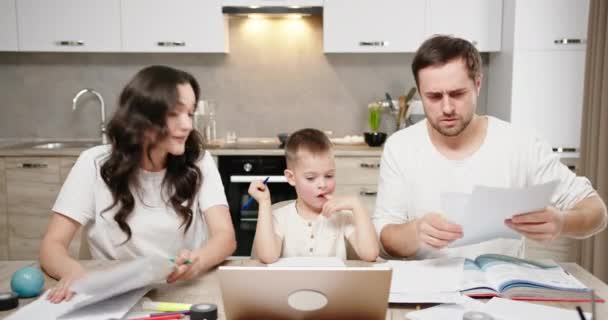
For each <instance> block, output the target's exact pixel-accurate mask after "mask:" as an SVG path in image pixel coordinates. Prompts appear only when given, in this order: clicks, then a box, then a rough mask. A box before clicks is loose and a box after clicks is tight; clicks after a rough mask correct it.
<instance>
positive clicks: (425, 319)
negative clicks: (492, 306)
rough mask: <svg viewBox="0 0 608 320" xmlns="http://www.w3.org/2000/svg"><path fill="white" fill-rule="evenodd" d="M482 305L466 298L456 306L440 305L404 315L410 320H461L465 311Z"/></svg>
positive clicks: (477, 308) (449, 304)
mask: <svg viewBox="0 0 608 320" xmlns="http://www.w3.org/2000/svg"><path fill="white" fill-rule="evenodd" d="M482 306H483V303H482V302H480V301H477V300H475V299H472V298H469V297H467V296H463V297H462V301H461V302H460V303H457V304H452V303H448V304H441V305H438V306H434V307H430V308H426V309H422V310H417V311H412V312H410V313H408V314H406V315H405V318H406V319H410V320H462V316H463V315H464V313H465V312H466V311H469V310H479V309H480V308H481V307H482Z"/></svg>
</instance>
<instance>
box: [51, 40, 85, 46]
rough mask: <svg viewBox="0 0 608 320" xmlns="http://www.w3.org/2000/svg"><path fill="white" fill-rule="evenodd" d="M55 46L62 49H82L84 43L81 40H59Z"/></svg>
mask: <svg viewBox="0 0 608 320" xmlns="http://www.w3.org/2000/svg"><path fill="white" fill-rule="evenodd" d="M57 45H60V46H63V47H82V46H84V41H81V40H60V41H57Z"/></svg>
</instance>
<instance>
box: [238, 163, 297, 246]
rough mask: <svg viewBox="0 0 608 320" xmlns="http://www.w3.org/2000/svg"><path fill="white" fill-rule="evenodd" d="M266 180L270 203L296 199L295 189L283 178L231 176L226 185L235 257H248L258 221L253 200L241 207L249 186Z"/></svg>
mask: <svg viewBox="0 0 608 320" xmlns="http://www.w3.org/2000/svg"><path fill="white" fill-rule="evenodd" d="M266 178H269V179H268V182H267V185H268V189H269V191H270V199H271V202H272V203H277V202H281V201H285V200H293V199H296V192H295V189H294V188H293V187H292V186H291V185H289V183H287V179H286V178H285V176H283V175H280V176H278V175H277V176H253V175H251V176H248V175H232V176H230V183H229V184H228V190H227V194H228V205H229V206H230V213H231V215H232V223H233V225H234V228H235V233H236V241H237V249H236V252H235V253H234V255H235V256H250V255H251V248H252V246H253V238H254V236H255V229H256V225H257V221H258V203H257V202H256V201H255V200H254V201H253V202H252V203H251V205H249V207H248V208H246V209H243V205H244V204H245V203H246V202H247V201H248V200H249V198H250V196H249V193H248V192H247V191H248V190H249V184H250V183H251V182H252V181H255V180H264V179H266Z"/></svg>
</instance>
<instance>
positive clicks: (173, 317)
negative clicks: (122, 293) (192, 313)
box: [129, 314, 184, 320]
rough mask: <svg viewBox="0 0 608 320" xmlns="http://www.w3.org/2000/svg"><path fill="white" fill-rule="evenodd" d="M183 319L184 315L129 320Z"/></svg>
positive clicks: (132, 319) (130, 319) (131, 319)
mask: <svg viewBox="0 0 608 320" xmlns="http://www.w3.org/2000/svg"><path fill="white" fill-rule="evenodd" d="M183 317H184V315H183V314H170V315H166V316H158V317H143V318H129V320H172V319H182V318H183Z"/></svg>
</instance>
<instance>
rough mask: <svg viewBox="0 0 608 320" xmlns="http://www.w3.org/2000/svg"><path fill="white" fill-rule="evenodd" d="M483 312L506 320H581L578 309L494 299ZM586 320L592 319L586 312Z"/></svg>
mask: <svg viewBox="0 0 608 320" xmlns="http://www.w3.org/2000/svg"><path fill="white" fill-rule="evenodd" d="M483 311H484V312H486V313H488V314H490V315H492V316H493V317H495V318H497V319H498V318H499V319H504V320H520V319H534V320H555V319H559V320H580V317H579V315H578V312H577V311H576V309H563V308H558V307H551V306H544V305H539V304H535V303H530V302H524V301H516V300H509V299H502V298H492V300H490V301H488V302H487V303H486V304H485V305H484V306H483ZM585 318H587V319H591V318H592V317H591V313H589V312H585Z"/></svg>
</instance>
